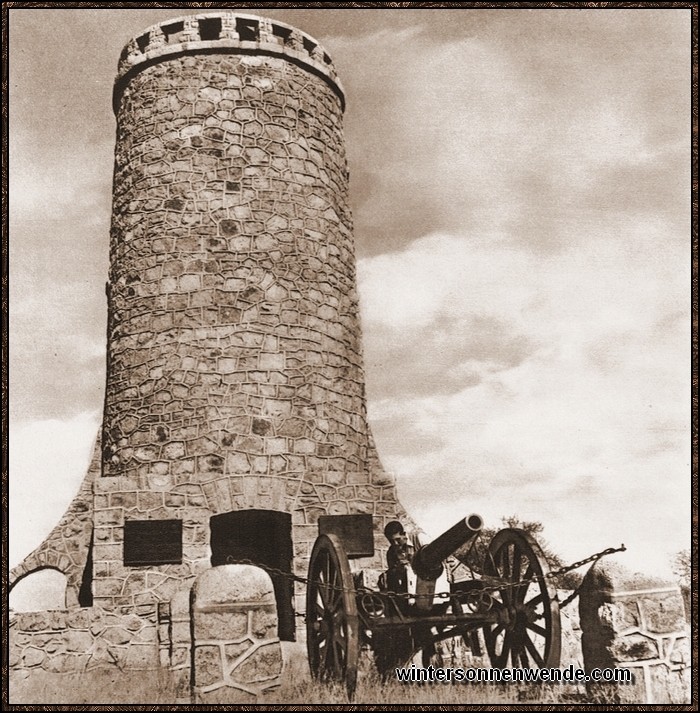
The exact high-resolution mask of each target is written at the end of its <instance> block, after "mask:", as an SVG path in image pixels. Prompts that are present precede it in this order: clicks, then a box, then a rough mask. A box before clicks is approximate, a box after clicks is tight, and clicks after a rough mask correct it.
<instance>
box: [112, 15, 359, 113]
mask: <svg viewBox="0 0 700 713" xmlns="http://www.w3.org/2000/svg"><path fill="white" fill-rule="evenodd" d="M207 52H215V53H218V54H221V53H233V54H257V55H268V56H270V57H283V58H284V59H286V60H287V61H289V62H291V63H293V64H296V65H298V66H300V67H303V68H304V69H306V70H307V71H309V72H312V73H313V74H316V75H318V76H319V77H321V78H322V79H324V80H325V81H326V82H327V83H328V85H329V86H330V87H331V89H332V90H333V91H334V92H335V94H336V95H337V96H338V98H339V99H340V103H341V105H342V106H343V107H344V106H345V92H344V90H343V87H342V84H341V83H340V80H339V79H338V75H337V74H336V71H335V67H334V66H333V62H332V60H331V58H330V56H329V54H328V53H327V52H326V50H325V49H324V48H323V47H322V46H321V45H320V44H319V42H318V40H316V39H314V38H313V37H311V36H310V35H307V34H306V33H305V32H302V31H301V30H299V29H297V28H296V27H292V26H291V25H287V24H285V23H284V22H279V21H277V20H270V19H268V18H265V17H258V16H256V15H246V14H241V13H231V12H222V13H207V14H202V15H188V16H185V17H178V18H175V19H173V20H167V21H165V22H160V23H158V24H157V25H153V26H151V27H149V28H148V29H147V30H145V31H144V32H143V33H141V34H140V35H139V36H138V37H134V38H133V39H132V40H131V41H130V42H129V43H128V44H127V45H126V46H125V47H124V49H123V51H122V54H121V57H120V58H119V67H118V71H117V78H116V82H115V88H114V109H115V113H116V112H117V110H118V106H119V100H120V97H121V93H122V90H123V87H124V84H125V82H126V81H128V77H129V76H130V75H131V74H133V72H134V71H138V70H139V69H141V68H143V67H144V66H147V65H149V64H152V63H154V62H160V61H163V60H164V59H166V58H169V57H173V56H176V55H182V54H192V53H207Z"/></svg>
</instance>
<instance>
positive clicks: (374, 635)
mask: <svg viewBox="0 0 700 713" xmlns="http://www.w3.org/2000/svg"><path fill="white" fill-rule="evenodd" d="M481 529H482V520H481V517H479V516H478V515H469V516H468V517H466V518H464V519H462V520H460V521H459V522H457V523H456V524H455V525H453V526H452V527H451V528H449V529H448V530H446V531H445V532H444V533H443V534H442V535H440V536H439V537H438V538H436V539H435V540H433V541H432V542H431V543H430V544H427V545H425V546H424V547H421V548H419V549H418V550H417V551H416V553H415V554H414V556H413V559H412V562H411V564H410V565H409V566H408V567H407V574H408V576H407V577H406V583H405V586H404V587H403V588H402V590H401V591H388V590H387V589H381V588H376V589H373V588H370V587H367V586H365V584H364V576H363V575H364V573H363V572H362V570H360V571H356V572H353V571H351V568H350V560H349V559H348V556H347V555H346V552H345V548H344V545H343V542H342V539H341V538H340V537H339V536H338V535H337V534H333V533H325V534H321V535H319V537H318V538H317V539H316V542H315V544H314V547H313V550H312V553H311V558H310V562H309V576H308V581H307V591H306V634H307V652H308V657H309V667H310V669H311V673H312V675H313V677H314V678H316V679H319V680H322V681H341V682H344V683H345V685H346V687H347V691H348V695H349V696H350V697H352V695H353V693H354V690H355V686H356V682H357V670H358V663H359V659H360V653H361V651H362V650H366V651H371V652H373V657H374V662H375V665H376V667H377V669H378V671H379V673H380V674H381V675H382V676H383V677H389V676H391V675H393V673H394V669H395V668H396V667H399V666H406V665H408V664H410V662H411V661H413V660H414V659H415V657H416V656H418V655H420V656H421V662H422V664H423V665H424V666H426V665H428V664H429V663H432V662H434V661H436V662H437V663H438V665H442V662H441V660H439V657H438V655H437V647H438V645H439V642H442V641H445V640H448V639H456V640H458V641H460V642H461V643H462V644H463V645H464V646H465V647H466V648H467V649H469V650H470V651H471V655H472V656H477V657H482V656H484V649H485V652H486V655H487V656H488V662H489V663H490V666H491V667H493V668H506V667H508V668H556V667H558V666H559V663H560V654H561V624H560V616H559V603H558V600H557V592H556V588H555V587H554V585H553V583H552V580H551V578H548V574H549V567H548V565H547V561H546V559H545V557H544V555H543V553H542V550H541V548H540V547H539V545H538V544H537V542H536V541H535V539H534V538H533V537H532V536H531V535H530V534H528V533H527V532H525V531H524V530H520V529H516V528H506V529H504V530H501V531H499V532H498V533H496V535H495V536H494V537H493V538H492V540H491V541H490V542H489V544H488V546H484V547H483V548H482V550H483V555H482V558H481V561H480V563H478V564H477V566H475V567H472V570H471V579H469V578H467V579H464V580H462V581H457V582H455V581H453V582H448V581H447V579H446V578H445V575H444V565H443V562H444V560H446V559H448V558H449V557H450V556H451V555H453V554H454V553H455V552H456V551H458V550H460V549H463V548H464V546H465V545H466V544H468V543H470V542H473V541H475V540H476V539H477V538H479V537H480V532H481ZM482 660H483V659H482ZM458 665H459V664H458ZM475 665H479V664H475ZM482 665H483V664H482Z"/></svg>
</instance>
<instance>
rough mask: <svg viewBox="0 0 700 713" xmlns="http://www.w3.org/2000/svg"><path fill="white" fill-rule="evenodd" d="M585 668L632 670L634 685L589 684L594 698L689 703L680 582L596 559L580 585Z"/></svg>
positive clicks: (688, 661)
mask: <svg viewBox="0 0 700 713" xmlns="http://www.w3.org/2000/svg"><path fill="white" fill-rule="evenodd" d="M580 597H581V603H580V610H581V629H582V631H583V638H582V646H583V657H584V662H585V668H586V670H587V671H590V670H591V669H592V668H594V667H595V668H620V669H623V668H624V669H629V670H630V671H631V672H632V674H633V676H634V682H633V683H632V684H622V685H613V684H606V683H590V684H588V691H589V694H590V695H591V696H592V697H593V698H594V699H600V700H604V701H607V702H615V703H630V704H633V703H637V704H639V703H646V704H651V703H661V704H672V703H675V704H682V703H689V702H690V667H691V651H690V631H689V625H688V622H687V621H686V618H685V609H684V605H683V598H682V596H681V592H680V590H679V588H678V587H677V586H674V585H671V584H669V583H668V582H664V581H661V580H658V579H656V578H651V577H645V576H643V575H639V574H633V573H630V572H628V571H626V570H625V569H623V568H622V567H621V566H619V565H617V564H616V563H614V562H606V563H605V564H600V563H598V564H596V565H595V567H593V568H592V569H591V570H590V571H589V572H588V574H587V575H586V577H585V579H584V583H583V586H582V588H581V594H580Z"/></svg>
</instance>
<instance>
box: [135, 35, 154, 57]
mask: <svg viewBox="0 0 700 713" xmlns="http://www.w3.org/2000/svg"><path fill="white" fill-rule="evenodd" d="M150 41H151V33H150V32H147V33H146V34H145V35H141V37H137V38H136V44H137V45H138V46H139V49H140V50H141V52H145V51H146V47H148V43H149V42H150Z"/></svg>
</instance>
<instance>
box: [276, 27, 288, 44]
mask: <svg viewBox="0 0 700 713" xmlns="http://www.w3.org/2000/svg"><path fill="white" fill-rule="evenodd" d="M272 34H273V36H274V37H276V38H277V41H278V42H279V43H280V44H281V45H288V44H290V43H291V41H292V40H291V37H292V29H291V28H290V27H280V26H279V25H273V26H272Z"/></svg>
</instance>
